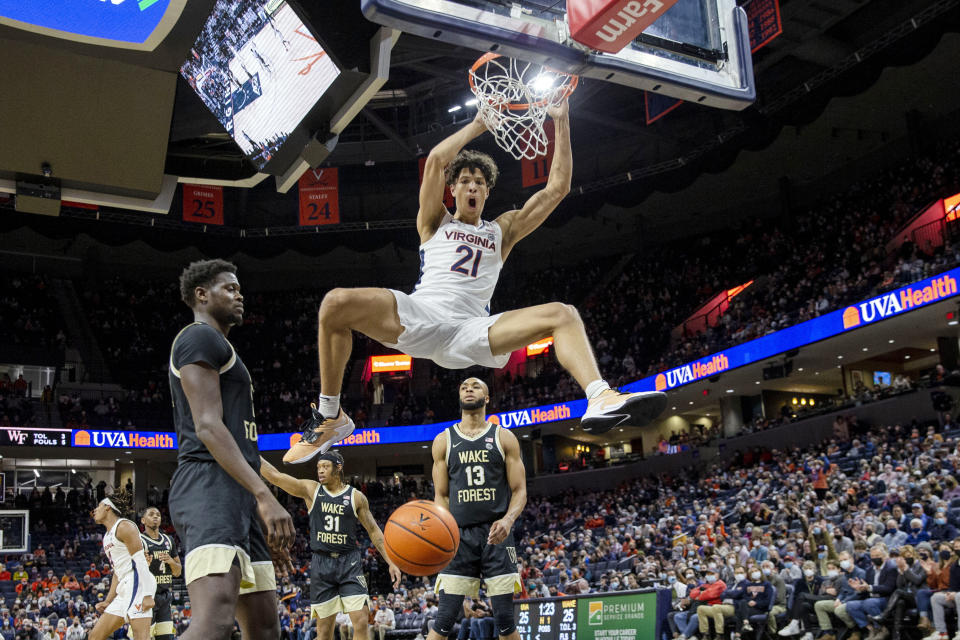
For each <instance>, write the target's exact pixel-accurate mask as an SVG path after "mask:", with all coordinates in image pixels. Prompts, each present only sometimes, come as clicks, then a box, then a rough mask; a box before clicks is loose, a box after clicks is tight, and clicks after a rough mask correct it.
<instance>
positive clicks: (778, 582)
mask: <svg viewBox="0 0 960 640" xmlns="http://www.w3.org/2000/svg"><path fill="white" fill-rule="evenodd" d="M760 572H761V573H762V574H763V579H764V580H765V581H766V582H769V583H770V584H771V585H772V586H773V589H774V591H775V593H776V598H775V599H774V603H773V606H772V607H770V615H769V616H767V630H768V631H769V632H770V634H771V635H772V634H774V633H776V631H777V616H779V615H780V614H782V613H784V612H786V610H787V585H786V583H785V582H784V581H783V578H781V577H780V574H779V573H777V571H776V568H775V567H774V566H773V562H771V561H770V560H767V561H766V562H763V563H761V564H760Z"/></svg>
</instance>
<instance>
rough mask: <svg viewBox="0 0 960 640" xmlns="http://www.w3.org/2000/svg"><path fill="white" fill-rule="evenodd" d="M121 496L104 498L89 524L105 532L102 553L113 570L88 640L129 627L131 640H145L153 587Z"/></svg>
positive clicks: (125, 497) (139, 544) (151, 605)
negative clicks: (101, 528)
mask: <svg viewBox="0 0 960 640" xmlns="http://www.w3.org/2000/svg"><path fill="white" fill-rule="evenodd" d="M127 500H128V496H127V495H126V494H125V493H124V492H117V493H114V494H113V496H112V497H111V498H104V499H103V500H101V501H100V504H98V505H97V506H96V508H95V509H94V510H93V512H92V514H91V515H92V516H93V520H94V522H96V523H97V524H102V525H103V526H104V527H106V528H107V532H106V533H105V534H104V535H103V552H104V553H105V554H106V556H107V557H108V558H109V559H110V564H111V565H112V566H113V578H111V580H110V592H109V593H108V594H107V597H106V598H105V599H104V600H103V602H98V603H97V606H96V609H97V613H99V614H101V615H100V619H99V620H97V624H96V625H95V626H94V627H93V629H91V630H90V640H105V639H106V638H108V637H109V636H110V635H111V634H113V632H114V631H116V630H117V629H119V628H120V627H122V626H123V623H124V622H129V623H130V629H131V630H132V631H133V639H134V640H149V638H150V620H151V618H152V616H153V613H152V612H151V611H150V609H152V608H153V605H154V601H153V596H154V593H156V590H157V583H156V581H155V580H154V579H153V576H152V575H151V574H150V569H149V567H148V566H147V560H146V557H145V556H144V553H143V544H142V543H141V541H140V529H138V528H137V525H135V524H134V523H133V522H132V521H130V520H128V519H127V518H125V517H123V516H124V514H125V512H126V510H127V509H128V508H129V505H128V504H127Z"/></svg>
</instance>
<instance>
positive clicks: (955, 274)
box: [0, 268, 960, 451]
mask: <svg viewBox="0 0 960 640" xmlns="http://www.w3.org/2000/svg"><path fill="white" fill-rule="evenodd" d="M958 280H960V268H957V269H952V270H950V271H946V272H944V273H941V274H938V275H936V276H932V277H930V278H926V279H924V280H920V281H919V282H915V283H913V284H910V285H907V286H905V287H901V288H899V289H896V290H894V291H889V292H887V293H884V294H882V295H879V296H876V297H873V298H870V299H868V300H864V301H863V302H860V303H858V304H855V305H853V306H850V307H847V308H845V309H838V310H837V311H833V312H831V313H828V314H826V315H823V316H820V317H819V318H814V319H812V320H807V321H806V322H802V323H800V324H797V325H794V326H792V327H788V328H786V329H783V330H781V331H777V332H776V333H772V334H770V335H766V336H763V337H761V338H757V339H756V340H751V341H750V342H745V343H743V344H740V345H737V346H735V347H731V348H729V349H724V350H723V351H720V352H718V353H714V354H711V355H709V356H706V357H704V358H701V359H699V360H696V361H694V362H689V363H687V364H684V365H681V366H679V367H674V368H673V369H669V370H667V371H664V372H661V373H658V374H656V375H653V376H648V377H646V378H644V379H642V380H638V381H636V382H633V383H630V384H628V385H626V386H625V387H624V390H625V391H654V390H657V391H669V390H670V389H676V388H678V387H682V386H684V385H687V384H691V383H693V382H697V381H699V380H702V379H704V378H709V377H711V376H714V375H717V374H719V373H723V372H724V371H730V370H732V369H736V368H738V367H743V366H746V365H748V364H752V363H754V362H758V361H761V360H765V359H768V358H770V357H772V356H776V355H778V354H781V353H785V352H787V351H790V350H791V349H796V348H799V347H802V346H805V345H808V344H813V343H814V342H819V341H821V340H826V339H827V338H832V337H833V336H836V335H840V334H842V333H845V332H848V331H855V330H857V329H860V328H862V327H865V326H867V325H871V324H874V323H877V322H881V321H883V320H886V319H888V318H892V317H894V316H898V315H901V314H904V313H909V312H911V311H914V310H916V309H919V308H922V307H925V306H927V305H930V304H934V303H937V302H940V301H942V300H946V299H949V298H953V297H955V296H957V295H958V292H960V286H958ZM586 408H587V401H586V400H573V401H571V402H560V403H557V404H550V405H544V406H540V407H532V408H529V409H519V410H517V411H504V412H502V413H497V414H493V415H491V416H490V418H489V419H490V421H491V422H495V423H498V424H500V425H501V426H503V427H505V428H507V429H514V428H516V427H527V426H534V425H538V424H545V423H548V422H554V421H557V420H567V419H571V418H579V417H580V416H582V415H583V413H584V411H585V410H586ZM452 424H453V421H449V422H437V423H434V424H424V425H410V426H395V427H377V428H370V429H360V430H358V431H356V432H355V433H354V434H353V435H351V436H350V437H349V438H347V439H346V440H344V441H343V442H342V443H341V445H340V446H358V445H371V444H399V443H407V442H428V441H430V440H432V439H433V438H434V437H435V436H436V435H437V434H438V433H440V432H441V431H443V430H444V429H446V428H447V427H449V426H451V425H452ZM35 431H36V430H26V429H19V430H13V431H10V430H7V431H0V439H3V438H4V437H5V440H4V441H3V442H0V446H2V445H10V444H18V445H19V444H24V445H26V444H33V445H38V444H43V445H47V446H69V445H68V444H67V443H66V438H65V437H60V434H54V433H52V432H50V430H44V431H43V432H42V433H36V432H35ZM48 432H50V433H48ZM38 439H39V441H38ZM299 439H300V434H299V433H270V434H260V436H259V438H258V444H259V446H260V450H261V451H277V450H286V449H287V448H289V447H290V445H291V444H293V443H294V442H296V441H297V440H299ZM70 441H71V443H72V445H73V446H74V447H102V448H113V449H176V448H177V437H176V434H173V433H163V432H157V431H119V430H118V431H104V430H92V429H77V430H74V431H73V433H72V438H71V440H70Z"/></svg>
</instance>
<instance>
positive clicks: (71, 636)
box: [65, 617, 87, 640]
mask: <svg viewBox="0 0 960 640" xmlns="http://www.w3.org/2000/svg"><path fill="white" fill-rule="evenodd" d="M86 637H87V632H86V631H85V630H84V628H83V625H81V624H80V618H76V617H75V618H74V619H73V622H72V623H71V624H70V626H69V627H67V635H66V639H65V640H84V638H86Z"/></svg>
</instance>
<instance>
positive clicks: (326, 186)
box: [297, 167, 340, 227]
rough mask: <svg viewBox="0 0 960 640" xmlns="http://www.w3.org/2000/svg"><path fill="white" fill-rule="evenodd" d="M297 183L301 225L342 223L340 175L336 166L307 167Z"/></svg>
mask: <svg viewBox="0 0 960 640" xmlns="http://www.w3.org/2000/svg"><path fill="white" fill-rule="evenodd" d="M297 184H298V190H299V192H300V226H301V227H307V226H316V225H321V224H340V176H339V171H338V170H337V169H336V167H333V168H324V169H307V170H306V171H305V172H304V173H303V175H302V176H300V180H299V182H298V183H297Z"/></svg>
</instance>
